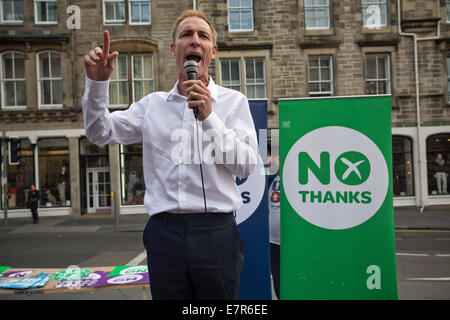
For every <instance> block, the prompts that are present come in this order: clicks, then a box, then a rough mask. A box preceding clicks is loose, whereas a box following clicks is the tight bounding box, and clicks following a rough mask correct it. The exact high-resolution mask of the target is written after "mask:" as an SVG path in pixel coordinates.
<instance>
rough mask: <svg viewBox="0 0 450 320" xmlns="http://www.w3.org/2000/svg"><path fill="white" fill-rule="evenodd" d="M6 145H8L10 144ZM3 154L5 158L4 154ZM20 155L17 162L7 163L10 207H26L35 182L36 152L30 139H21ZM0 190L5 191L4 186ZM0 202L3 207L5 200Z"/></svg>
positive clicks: (7, 155) (7, 153)
mask: <svg viewBox="0 0 450 320" xmlns="http://www.w3.org/2000/svg"><path fill="white" fill-rule="evenodd" d="M0 141H1V137H0ZM6 145H7V146H8V145H9V144H6ZM8 148H9V146H8ZM8 148H7V149H6V157H7V159H8V157H9V149H8ZM1 152H2V150H0V154H1ZM1 156H2V159H3V155H1ZM19 156H20V158H19V162H18V163H17V164H9V162H8V164H7V172H8V175H7V183H8V209H26V207H27V201H28V192H29V191H30V186H31V185H32V184H35V180H34V171H35V170H34V152H33V147H32V145H31V143H30V140H28V139H20V151H19ZM2 165H3V164H2ZM0 192H3V188H2V190H1V191H0ZM2 199H3V198H2ZM0 203H1V204H2V209H3V201H0Z"/></svg>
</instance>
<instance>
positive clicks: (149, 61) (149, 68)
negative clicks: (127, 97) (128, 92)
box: [131, 54, 154, 102]
mask: <svg viewBox="0 0 450 320" xmlns="http://www.w3.org/2000/svg"><path fill="white" fill-rule="evenodd" d="M131 61H132V69H133V75H132V77H133V78H132V83H133V102H135V101H139V100H141V99H142V98H143V97H145V96H146V95H148V94H149V93H151V92H153V91H154V82H153V55H151V54H135V55H132V60H131Z"/></svg>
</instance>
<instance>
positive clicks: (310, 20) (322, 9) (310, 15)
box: [305, 0, 330, 29]
mask: <svg viewBox="0 0 450 320" xmlns="http://www.w3.org/2000/svg"><path fill="white" fill-rule="evenodd" d="M305 22H306V29H329V28H330V4H329V0H305Z"/></svg>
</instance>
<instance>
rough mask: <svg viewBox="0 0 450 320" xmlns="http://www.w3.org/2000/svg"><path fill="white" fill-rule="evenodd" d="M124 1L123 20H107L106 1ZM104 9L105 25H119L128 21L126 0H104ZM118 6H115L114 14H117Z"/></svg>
mask: <svg viewBox="0 0 450 320" xmlns="http://www.w3.org/2000/svg"><path fill="white" fill-rule="evenodd" d="M107 2H111V3H122V4H123V20H107V19H106V3H107ZM102 10H103V25H104V26H117V25H124V24H126V22H127V15H126V12H125V0H102ZM115 10H116V7H115V6H114V15H115V14H116V11H115Z"/></svg>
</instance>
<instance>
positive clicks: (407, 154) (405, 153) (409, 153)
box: [392, 134, 416, 198]
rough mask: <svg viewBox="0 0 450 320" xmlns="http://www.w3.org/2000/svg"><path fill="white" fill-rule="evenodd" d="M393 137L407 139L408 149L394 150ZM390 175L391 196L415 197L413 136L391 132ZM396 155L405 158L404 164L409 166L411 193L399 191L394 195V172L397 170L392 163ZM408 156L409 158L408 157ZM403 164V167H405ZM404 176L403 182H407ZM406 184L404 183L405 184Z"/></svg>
mask: <svg viewBox="0 0 450 320" xmlns="http://www.w3.org/2000/svg"><path fill="white" fill-rule="evenodd" d="M394 139H404V140H407V141H408V143H409V146H410V150H409V151H405V150H404V149H403V150H401V151H397V150H394ZM392 146H393V149H392V176H393V196H394V198H407V197H415V196H416V190H415V184H414V182H415V172H414V144H413V138H412V137H410V136H406V135H401V134H393V135H392ZM396 155H400V156H401V157H403V158H404V159H405V160H406V163H405V165H406V166H409V169H410V174H411V182H412V183H411V188H412V194H409V195H408V194H404V195H402V194H401V192H400V194H398V195H396V194H395V178H396V177H395V175H394V173H396V172H398V171H396V166H395V165H394V164H395V163H394V161H395V160H396ZM408 158H409V159H408ZM408 161H410V163H408ZM406 166H405V168H406ZM406 178H407V177H406V176H405V183H407V180H406ZM405 186H406V184H405ZM400 189H401V188H400ZM406 193H407V192H406Z"/></svg>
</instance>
